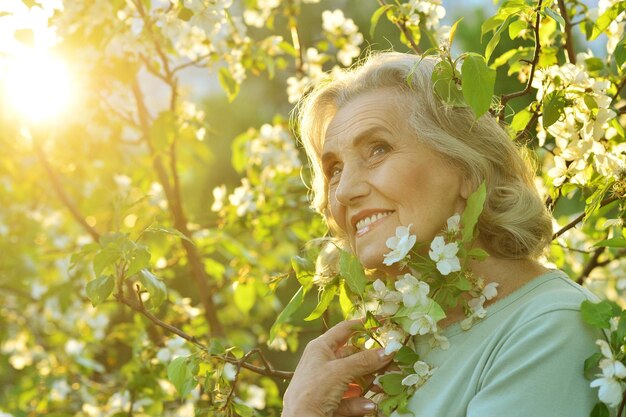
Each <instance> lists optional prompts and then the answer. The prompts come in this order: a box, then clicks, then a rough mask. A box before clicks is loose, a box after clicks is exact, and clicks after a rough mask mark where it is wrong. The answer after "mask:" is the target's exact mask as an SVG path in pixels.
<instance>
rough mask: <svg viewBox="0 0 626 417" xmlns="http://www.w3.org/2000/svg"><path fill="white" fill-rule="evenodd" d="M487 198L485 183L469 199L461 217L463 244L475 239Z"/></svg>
mask: <svg viewBox="0 0 626 417" xmlns="http://www.w3.org/2000/svg"><path fill="white" fill-rule="evenodd" d="M486 198H487V185H486V184H485V182H484V181H483V182H482V183H481V184H480V186H479V187H478V189H477V190H476V191H474V192H473V193H472V194H471V195H470V196H469V198H468V199H467V205H466V206H465V210H464V211H463V214H462V215H461V225H462V227H463V242H469V241H471V240H472V239H473V238H474V227H475V226H476V223H478V218H479V217H480V213H482V212H483V206H484V205H485V199H486Z"/></svg>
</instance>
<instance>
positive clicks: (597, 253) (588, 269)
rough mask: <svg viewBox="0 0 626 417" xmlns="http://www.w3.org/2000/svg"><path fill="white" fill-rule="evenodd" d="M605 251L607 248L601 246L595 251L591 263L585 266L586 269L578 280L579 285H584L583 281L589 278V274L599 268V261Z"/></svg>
mask: <svg viewBox="0 0 626 417" xmlns="http://www.w3.org/2000/svg"><path fill="white" fill-rule="evenodd" d="M605 249H606V248H605V247H604V246H601V247H599V248H597V249H596V250H594V251H593V255H592V256H591V258H590V259H589V262H587V264H586V265H585V268H584V269H583V272H582V273H581V274H580V276H579V277H578V279H577V280H576V282H577V283H579V284H582V283H583V280H584V279H585V278H586V277H587V276H589V274H590V273H591V271H593V270H594V268H596V267H597V266H598V259H599V258H600V255H602V253H603V252H604V250H605Z"/></svg>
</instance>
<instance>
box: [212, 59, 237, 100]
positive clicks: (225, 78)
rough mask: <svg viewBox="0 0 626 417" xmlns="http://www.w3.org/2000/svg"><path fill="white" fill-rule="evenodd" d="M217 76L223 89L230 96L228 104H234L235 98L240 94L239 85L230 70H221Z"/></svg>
mask: <svg viewBox="0 0 626 417" xmlns="http://www.w3.org/2000/svg"><path fill="white" fill-rule="evenodd" d="M217 76H218V78H219V81H220V84H221V86H222V88H223V89H224V91H225V92H226V95H227V96H228V102H229V103H232V102H233V100H235V98H236V97H237V94H239V87H240V86H239V84H238V83H237V81H236V80H235V79H234V78H233V76H232V74H231V73H230V71H229V70H228V68H224V67H223V68H220V70H219V72H218V74H217Z"/></svg>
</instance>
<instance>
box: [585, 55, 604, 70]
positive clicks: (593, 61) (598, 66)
mask: <svg viewBox="0 0 626 417" xmlns="http://www.w3.org/2000/svg"><path fill="white" fill-rule="evenodd" d="M585 65H586V66H587V71H589V72H596V71H600V70H602V69H604V61H602V60H601V59H600V58H596V57H591V58H587V59H585Z"/></svg>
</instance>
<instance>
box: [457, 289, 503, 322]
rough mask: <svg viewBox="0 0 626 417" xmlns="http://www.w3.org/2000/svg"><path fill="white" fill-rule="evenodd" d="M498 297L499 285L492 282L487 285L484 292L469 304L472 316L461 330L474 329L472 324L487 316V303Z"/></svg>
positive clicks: (466, 320)
mask: <svg viewBox="0 0 626 417" xmlns="http://www.w3.org/2000/svg"><path fill="white" fill-rule="evenodd" d="M497 295H498V283H497V282H490V283H489V284H487V285H485V287H484V288H483V290H482V293H481V294H480V295H479V296H478V297H475V298H472V299H471V300H469V301H468V302H467V304H468V307H469V309H470V315H469V316H468V317H467V318H466V319H465V320H463V321H462V322H461V328H462V329H463V330H469V328H470V327H472V324H473V323H474V321H475V320H480V319H484V318H485V316H486V315H487V310H485V307H484V304H485V301H488V300H492V299H494V298H495V297H496V296H497Z"/></svg>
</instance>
